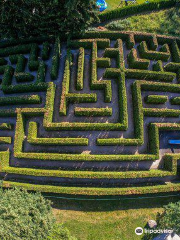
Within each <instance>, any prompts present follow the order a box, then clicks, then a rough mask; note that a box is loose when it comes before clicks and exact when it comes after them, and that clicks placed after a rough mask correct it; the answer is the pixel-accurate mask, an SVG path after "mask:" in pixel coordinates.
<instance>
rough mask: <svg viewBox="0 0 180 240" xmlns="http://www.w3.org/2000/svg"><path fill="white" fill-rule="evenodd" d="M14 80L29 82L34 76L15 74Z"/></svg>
mask: <svg viewBox="0 0 180 240" xmlns="http://www.w3.org/2000/svg"><path fill="white" fill-rule="evenodd" d="M14 75H15V78H16V81H17V82H30V81H33V80H34V76H33V75H32V74H31V73H28V72H27V73H22V72H20V73H15V74H14Z"/></svg>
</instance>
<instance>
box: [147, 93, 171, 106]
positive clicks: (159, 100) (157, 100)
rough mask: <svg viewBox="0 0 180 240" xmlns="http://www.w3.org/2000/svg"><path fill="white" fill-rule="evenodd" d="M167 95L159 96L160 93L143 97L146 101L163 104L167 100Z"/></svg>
mask: <svg viewBox="0 0 180 240" xmlns="http://www.w3.org/2000/svg"><path fill="white" fill-rule="evenodd" d="M167 100H168V96H161V95H149V96H147V97H145V101H146V103H150V104H163V103H165V102H167Z"/></svg>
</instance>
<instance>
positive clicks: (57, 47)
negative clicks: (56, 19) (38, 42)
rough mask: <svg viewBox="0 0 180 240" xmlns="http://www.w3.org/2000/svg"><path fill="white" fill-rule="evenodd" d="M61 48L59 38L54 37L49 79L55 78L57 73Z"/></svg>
mask: <svg viewBox="0 0 180 240" xmlns="http://www.w3.org/2000/svg"><path fill="white" fill-rule="evenodd" d="M60 55H61V48H60V39H59V38H56V41H55V44H54V50H53V56H52V65H51V72H50V75H51V79H52V80H56V79H57V77H58V73H59V62H60Z"/></svg>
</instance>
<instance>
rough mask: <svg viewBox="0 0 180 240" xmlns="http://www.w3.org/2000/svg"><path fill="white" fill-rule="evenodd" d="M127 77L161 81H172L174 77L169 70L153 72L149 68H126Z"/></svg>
mask: <svg viewBox="0 0 180 240" xmlns="http://www.w3.org/2000/svg"><path fill="white" fill-rule="evenodd" d="M125 73H126V77H127V78H133V79H144V80H154V79H156V81H157V80H160V81H162V82H172V81H173V80H174V79H175V78H176V74H175V73H169V72H153V71H149V70H139V69H126V70H125Z"/></svg>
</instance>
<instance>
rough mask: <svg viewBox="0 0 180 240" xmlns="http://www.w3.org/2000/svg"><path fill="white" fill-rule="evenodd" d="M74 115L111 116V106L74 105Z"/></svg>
mask: <svg viewBox="0 0 180 240" xmlns="http://www.w3.org/2000/svg"><path fill="white" fill-rule="evenodd" d="M74 114H75V116H87V117H99V116H112V108H81V107H76V108H75V110H74Z"/></svg>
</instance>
